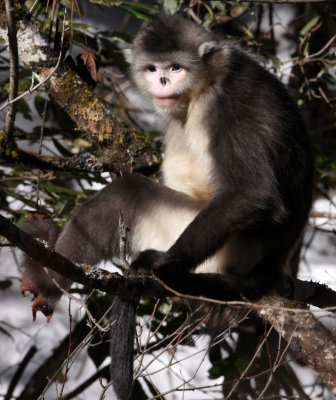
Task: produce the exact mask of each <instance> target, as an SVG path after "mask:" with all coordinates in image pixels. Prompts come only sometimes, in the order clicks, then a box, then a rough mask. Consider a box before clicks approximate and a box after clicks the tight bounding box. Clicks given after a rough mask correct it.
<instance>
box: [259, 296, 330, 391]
mask: <svg viewBox="0 0 336 400" xmlns="http://www.w3.org/2000/svg"><path fill="white" fill-rule="evenodd" d="M258 304H259V305H263V306H264V307H263V308H259V307H258V308H256V309H255V311H256V313H257V314H258V315H259V316H260V317H261V318H262V319H264V320H265V321H267V322H269V323H270V324H271V325H272V326H273V327H274V328H275V329H276V331H277V332H278V333H279V334H280V335H281V336H282V337H283V339H284V340H285V341H286V342H287V343H289V344H290V346H291V348H292V349H293V350H294V352H295V354H296V355H297V356H298V357H300V358H302V359H303V361H304V362H305V363H306V364H307V365H309V366H310V367H311V368H312V369H313V370H314V371H315V372H317V373H318V375H319V376H320V378H321V379H322V380H323V382H324V383H325V384H326V385H327V386H328V388H329V389H330V390H331V392H332V393H333V394H334V395H336V374H335V371H336V338H335V336H334V335H333V334H332V333H331V332H330V331H329V330H328V329H327V328H326V327H325V326H324V325H323V324H322V323H321V322H320V321H319V320H318V318H316V317H315V316H314V315H313V314H312V313H311V312H310V311H309V310H306V311H304V305H303V304H302V303H300V302H297V301H289V300H287V299H283V298H280V297H274V296H265V297H263V298H262V299H261V300H260V301H259V302H258ZM299 308H301V309H302V310H301V311H297V310H294V309H299Z"/></svg>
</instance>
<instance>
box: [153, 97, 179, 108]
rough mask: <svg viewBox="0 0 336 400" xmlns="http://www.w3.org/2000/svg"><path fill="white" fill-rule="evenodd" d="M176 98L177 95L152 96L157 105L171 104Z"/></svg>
mask: <svg viewBox="0 0 336 400" xmlns="http://www.w3.org/2000/svg"><path fill="white" fill-rule="evenodd" d="M177 100H178V96H172V97H154V103H155V104H156V105H157V106H159V107H164V106H171V105H173V104H175V103H176V102H177Z"/></svg>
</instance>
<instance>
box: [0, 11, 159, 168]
mask: <svg viewBox="0 0 336 400" xmlns="http://www.w3.org/2000/svg"><path fill="white" fill-rule="evenodd" d="M0 37H1V38H3V39H4V40H5V41H7V42H8V36H7V25H6V19H5V15H4V9H3V7H1V6H0ZM17 43H18V53H19V58H20V60H21V62H23V63H24V65H25V66H26V67H27V68H30V69H31V70H32V71H33V72H34V76H36V78H37V79H38V80H39V81H40V83H43V84H44V85H45V87H46V89H47V90H48V92H49V94H50V95H52V96H53V97H54V99H55V100H56V101H57V102H58V103H59V104H60V106H61V107H62V108H63V109H64V110H65V111H66V112H67V113H68V114H69V116H70V117H71V118H72V119H73V121H74V122H75V123H76V125H77V127H78V129H80V130H81V131H83V132H85V134H86V136H87V138H88V140H89V141H91V142H95V143H96V144H97V146H98V151H97V157H98V162H99V164H100V165H101V166H102V169H106V170H109V171H115V172H120V171H121V172H131V171H134V170H141V169H146V168H154V167H156V166H157V165H158V164H159V163H160V161H161V158H160V156H159V155H158V154H157V153H155V152H154V151H153V148H152V146H151V143H150V141H149V140H148V139H147V138H146V137H145V136H144V135H142V134H139V133H137V132H136V131H135V130H134V129H130V128H128V127H127V126H126V125H125V124H124V123H122V122H121V121H120V120H119V119H118V118H116V117H114V116H112V114H111V112H110V110H109V107H108V105H107V104H106V103H105V102H104V101H103V100H102V99H101V98H99V97H97V96H96V95H95V94H93V92H92V90H91V89H90V87H89V86H88V85H87V84H86V83H85V82H84V81H83V80H82V79H81V78H80V77H79V76H78V75H77V74H75V72H73V71H72V70H71V69H70V68H69V67H68V66H67V65H66V64H65V63H63V62H61V63H59V62H58V61H59V59H58V56H57V55H56V54H55V53H54V52H53V51H52V50H51V49H50V47H49V46H48V44H47V42H46V41H45V40H44V38H43V37H42V36H41V35H40V33H39V32H38V30H37V27H36V26H35V25H34V24H33V23H31V22H30V21H27V20H21V21H19V23H18V29H17ZM30 92H31V91H29V92H28V94H29V93H30ZM0 154H2V156H3V157H6V158H7V159H11V160H12V161H15V159H16V158H17V157H18V152H16V151H8V148H6V147H4V142H2V143H1V141H0ZM97 164H98V163H97ZM78 169H80V166H79V167H78Z"/></svg>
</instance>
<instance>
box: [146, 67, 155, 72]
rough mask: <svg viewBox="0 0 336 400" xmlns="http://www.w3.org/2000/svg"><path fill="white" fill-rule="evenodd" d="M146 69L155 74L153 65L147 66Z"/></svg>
mask: <svg viewBox="0 0 336 400" xmlns="http://www.w3.org/2000/svg"><path fill="white" fill-rule="evenodd" d="M146 69H147V71H148V72H156V67H155V65H148V67H147V68H146Z"/></svg>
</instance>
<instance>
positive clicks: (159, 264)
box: [131, 250, 169, 274]
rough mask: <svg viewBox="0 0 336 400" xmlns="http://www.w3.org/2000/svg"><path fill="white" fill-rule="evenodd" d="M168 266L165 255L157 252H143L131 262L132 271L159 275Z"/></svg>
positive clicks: (162, 252)
mask: <svg viewBox="0 0 336 400" xmlns="http://www.w3.org/2000/svg"><path fill="white" fill-rule="evenodd" d="M168 266H169V261H168V260H167V253H166V252H164V251H158V250H145V251H143V252H141V253H140V254H139V255H138V257H137V258H136V259H135V260H134V261H133V262H132V264H131V269H132V270H133V271H137V272H140V273H141V272H142V273H146V274H148V273H150V271H152V272H154V273H155V274H156V273H159V272H160V271H162V270H164V269H165V268H166V267H168Z"/></svg>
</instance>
